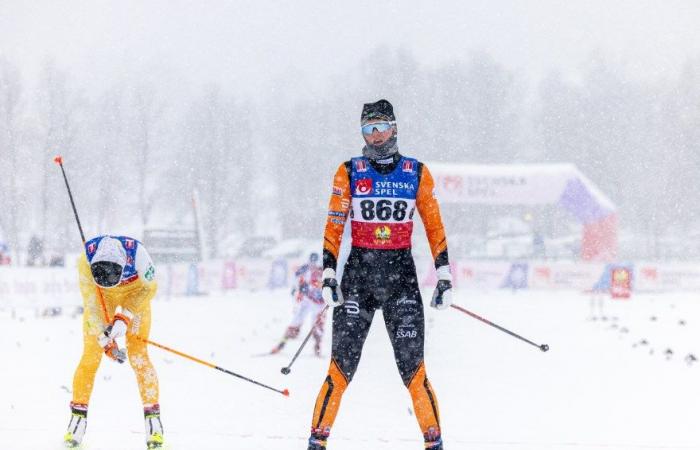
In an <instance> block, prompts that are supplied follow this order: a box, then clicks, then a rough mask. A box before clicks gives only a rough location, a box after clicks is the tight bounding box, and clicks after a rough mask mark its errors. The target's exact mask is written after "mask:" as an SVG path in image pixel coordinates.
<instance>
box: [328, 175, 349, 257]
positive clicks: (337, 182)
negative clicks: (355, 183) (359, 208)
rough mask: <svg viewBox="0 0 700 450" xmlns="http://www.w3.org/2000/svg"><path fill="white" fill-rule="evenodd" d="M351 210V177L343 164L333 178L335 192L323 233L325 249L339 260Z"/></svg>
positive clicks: (333, 192)
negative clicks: (344, 231) (346, 223)
mask: <svg viewBox="0 0 700 450" xmlns="http://www.w3.org/2000/svg"><path fill="white" fill-rule="evenodd" d="M349 210H350V177H349V175H348V170H347V168H346V167H345V164H344V163H343V164H341V165H340V166H339V167H338V170H337V171H336V172H335V176H334V177H333V190H332V193H331V199H330V201H329V202H328V217H327V218H326V230H325V232H324V233H323V248H324V249H326V250H328V251H329V252H331V253H332V254H333V256H335V257H336V259H337V258H338V254H339V253H340V244H341V241H342V239H343V229H344V228H345V221H346V220H347V218H348V211H349Z"/></svg>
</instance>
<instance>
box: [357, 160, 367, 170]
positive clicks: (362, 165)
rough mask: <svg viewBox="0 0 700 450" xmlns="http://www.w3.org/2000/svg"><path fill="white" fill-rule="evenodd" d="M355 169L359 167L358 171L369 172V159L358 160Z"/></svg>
mask: <svg viewBox="0 0 700 450" xmlns="http://www.w3.org/2000/svg"><path fill="white" fill-rule="evenodd" d="M355 169H357V171H358V172H367V161H363V160H361V159H360V160H358V161H357V162H356V163H355Z"/></svg>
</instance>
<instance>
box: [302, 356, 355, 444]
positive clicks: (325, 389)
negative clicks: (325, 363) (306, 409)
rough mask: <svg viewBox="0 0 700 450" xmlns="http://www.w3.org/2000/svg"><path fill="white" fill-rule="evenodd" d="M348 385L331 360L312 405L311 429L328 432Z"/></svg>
mask: <svg viewBox="0 0 700 450" xmlns="http://www.w3.org/2000/svg"><path fill="white" fill-rule="evenodd" d="M347 387H348V380H347V378H345V375H343V373H342V372H341V371H340V368H339V367H338V364H337V363H336V362H335V360H331V365H330V367H329V368H328V376H327V377H326V381H324V382H323V386H321V391H320V392H319V393H318V397H317V398H316V406H315V407H314V417H313V421H312V422H311V429H312V430H319V431H320V432H321V433H323V434H328V433H329V432H330V428H331V427H332V426H333V423H334V422H335V417H336V416H337V415H338V410H339V409H340V400H341V399H342V397H343V393H344V392H345V389H347Z"/></svg>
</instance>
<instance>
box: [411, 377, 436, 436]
mask: <svg viewBox="0 0 700 450" xmlns="http://www.w3.org/2000/svg"><path fill="white" fill-rule="evenodd" d="M408 391H409V392H410V393H411V399H412V400H413V410H414V411H415V412H416V419H418V425H419V426H420V429H421V431H422V432H423V435H424V436H425V435H433V434H435V433H436V432H437V433H439V432H440V409H439V407H438V401H437V398H436V397H435V391H433V387H432V386H431V385H430V381H428V378H427V377H426V374H425V364H424V363H421V364H420V366H419V367H418V370H417V371H416V373H415V375H413V379H412V380H411V382H410V383H409V384H408Z"/></svg>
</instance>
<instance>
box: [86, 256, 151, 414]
mask: <svg viewBox="0 0 700 450" xmlns="http://www.w3.org/2000/svg"><path fill="white" fill-rule="evenodd" d="M78 273H79V275H80V293H81V294H82V297H83V306H84V312H83V356H82V358H81V359H80V364H79V365H78V368H77V369H76V371H75V375H74V377H73V404H81V405H87V404H88V403H89V401H90V395H91V394H92V388H93V384H94V380H95V374H96V373H97V368H98V367H99V365H100V361H101V359H102V354H103V352H104V350H103V349H102V347H100V344H99V343H98V341H97V338H98V335H100V334H101V333H102V332H103V331H104V329H105V328H106V327H107V326H108V325H109V324H108V323H107V322H105V316H104V312H103V311H102V305H101V302H100V297H99V296H100V292H101V295H102V297H103V298H104V302H105V306H106V307H107V313H108V314H109V317H110V319H111V318H112V317H114V314H115V311H116V309H117V307H118V306H120V307H121V308H122V309H126V310H128V311H129V312H131V313H133V315H134V317H133V319H132V320H131V323H130V324H129V327H128V329H127V334H126V348H127V353H128V356H129V363H130V364H131V367H132V368H133V369H134V372H135V374H136V380H137V382H138V386H139V392H140V394H141V400H142V402H143V404H144V406H150V405H155V404H157V403H158V376H157V374H156V371H155V369H154V368H153V365H152V364H151V361H150V359H149V358H148V351H147V348H146V343H145V342H144V341H142V340H140V339H139V337H140V338H142V339H148V335H149V333H150V330H151V299H152V298H153V297H155V295H156V291H157V289H158V286H157V283H156V282H155V281H151V282H148V281H146V280H144V279H143V277H137V278H136V279H135V280H132V281H130V282H126V283H122V284H120V285H118V286H116V287H113V288H109V289H102V288H98V286H97V285H96V284H95V281H94V279H93V277H92V273H91V271H90V266H89V264H88V262H87V258H86V257H85V255H83V256H81V258H80V260H79V261H78ZM98 289H99V291H98Z"/></svg>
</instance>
